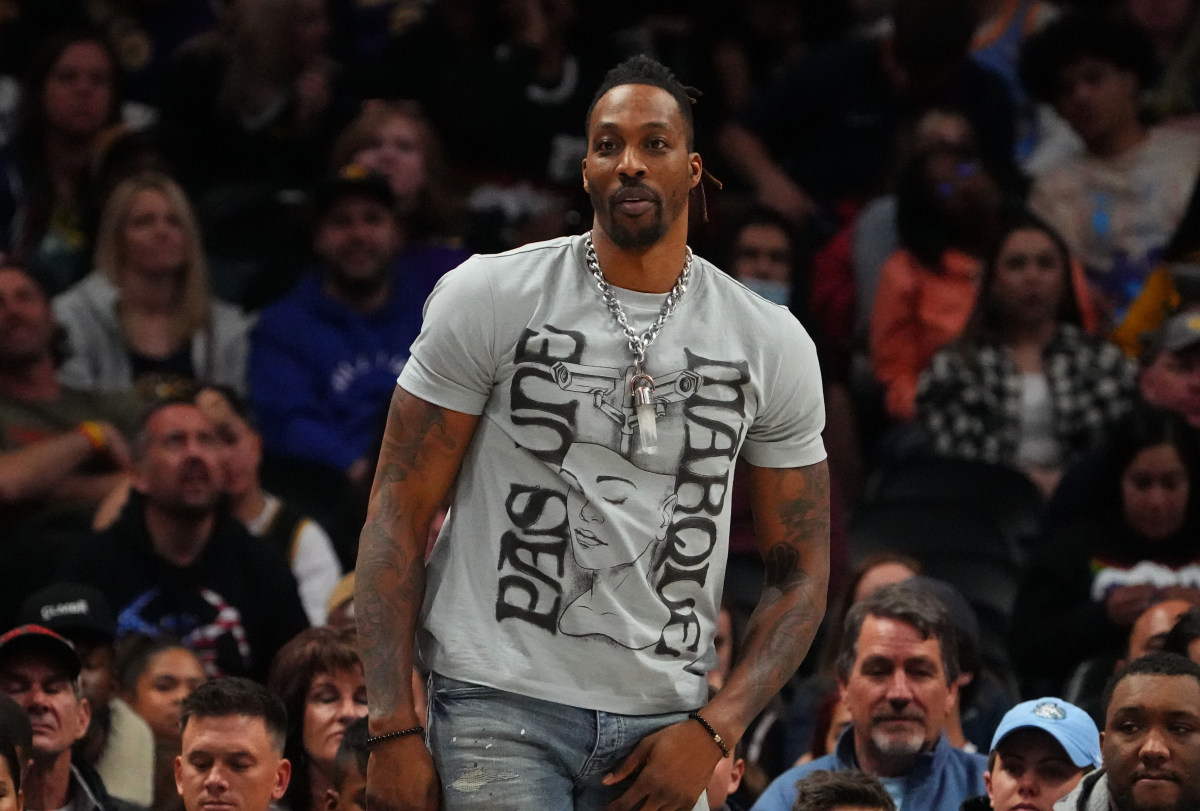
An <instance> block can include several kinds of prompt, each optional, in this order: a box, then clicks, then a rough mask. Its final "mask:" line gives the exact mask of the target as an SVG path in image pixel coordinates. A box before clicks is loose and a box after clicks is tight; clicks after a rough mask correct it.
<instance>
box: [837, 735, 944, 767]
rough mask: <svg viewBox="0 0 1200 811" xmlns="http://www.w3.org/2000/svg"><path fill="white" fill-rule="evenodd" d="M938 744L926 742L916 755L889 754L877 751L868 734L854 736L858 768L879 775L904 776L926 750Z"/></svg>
mask: <svg viewBox="0 0 1200 811" xmlns="http://www.w3.org/2000/svg"><path fill="white" fill-rule="evenodd" d="M936 745H937V741H936V740H935V741H934V742H933V743H932V744H930V743H926V744H925V746H924V748H923V749H922V750H921V751H920V752H918V753H917V754H915V755H904V756H895V757H893V756H889V755H884V754H883V753H881V752H877V751H875V748H874V747H873V746H872V745H871V740H870V738H869V737H867V736H859V735H857V734H856V735H855V736H854V756H855V757H856V758H857V759H858V768H860V769H862V770H863V771H864V772H866V773H867V774H874V775H877V776H879V777H904V776H905V775H906V774H908V773H909V772H911V771H912V770H913V767H914V766H916V763H917V758H918V757H920V755H921V754H923V753H924V752H928V751H931V750H932V749H933V747H934V746H936Z"/></svg>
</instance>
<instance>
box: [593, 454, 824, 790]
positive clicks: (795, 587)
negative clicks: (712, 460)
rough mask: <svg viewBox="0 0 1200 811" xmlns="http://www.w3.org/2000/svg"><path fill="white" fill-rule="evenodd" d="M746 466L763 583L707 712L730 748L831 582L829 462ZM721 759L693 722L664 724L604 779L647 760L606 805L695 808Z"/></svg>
mask: <svg viewBox="0 0 1200 811" xmlns="http://www.w3.org/2000/svg"><path fill="white" fill-rule="evenodd" d="M748 470H749V473H750V476H751V480H750V482H751V490H752V493H753V501H752V506H753V508H754V528H755V534H756V535H757V537H758V544H759V549H760V550H761V551H762V554H763V558H764V561H765V563H766V581H765V582H764V584H763V592H762V596H761V597H760V598H759V600H758V606H757V607H756V608H755V609H754V614H753V615H752V616H751V617H750V624H749V626H748V627H747V629H746V641H745V643H744V644H743V646H742V651H741V657H740V661H739V663H738V665H737V666H736V667H735V668H734V669H733V671H732V672H731V673H730V674H729V678H728V679H726V681H725V686H724V687H723V688H722V689H721V692H720V693H719V694H718V695H717V697H716V698H714V699H713V700H712V701H711V702H709V704H708V706H706V707H705V708H704V709H702V710H701V711H700V713H701V715H703V716H704V718H705V720H707V721H708V722H709V723H710V724H711V725H712V726H713V728H714V729H716V731H717V733H718V734H720V736H721V738H722V740H723V741H725V743H726V745H727V746H729V747H730V748H733V746H734V744H735V743H736V742H737V741H738V740H739V739H740V738H741V737H742V734H743V733H744V732H745V731H746V727H748V726H749V725H750V722H751V721H753V720H754V718H755V716H757V715H758V714H759V713H760V712H761V711H762V709H763V708H764V707H765V706H766V705H767V702H769V701H770V700H771V698H772V696H774V695H775V694H776V693H777V692H778V691H779V689H780V688H781V687H782V686H783V685H784V683H785V682H786V681H787V680H788V679H789V678H791V676H792V674H793V673H795V672H796V668H797V667H799V666H800V662H801V661H802V660H803V659H804V655H805V654H806V653H807V652H808V647H809V645H810V644H812V640H813V636H814V635H815V634H816V632H817V626H818V625H819V624H820V622H821V617H822V616H824V614H825V596H826V595H825V593H826V589H827V586H828V580H829V471H828V468H827V467H826V463H825V462H818V463H817V464H815V465H809V466H807V467H802V468H783V469H775V468H763V467H755V466H753V465H751V466H749V467H748ZM720 757H721V751H720V750H719V749H718V748H717V745H716V743H715V742H714V741H713V740H712V738H711V737H710V736H709V734H708V732H706V731H705V730H704V728H703V727H702V726H700V724H698V723H696V722H695V721H692V720H689V721H687V722H685V723H683V724H675V725H674V726H670V727H667V728H666V729H663V730H661V731H660V732H657V733H655V734H654V735H651V736H649V737H647V738H645V739H643V740H642V742H641V743H640V744H639V745H638V747H637V748H636V749H635V750H634V752H633V753H632V754H631V755H630V756H629V757H628V758H626V760H625V761H624V762H623V763H622V764H621V767H620V768H618V769H617V770H616V771H615V772H614V773H613V774H612V775H610V776H609V777H606V778H605V781H606V782H609V783H615V782H617V781H618V780H621V779H624V778H625V777H627V776H628V775H629V774H632V773H633V772H634V771H635V769H636V768H637V767H639V766H640V767H642V771H641V773H640V774H639V775H638V777H637V779H636V780H635V781H634V783H633V785H632V786H631V787H630V788H629V790H628V791H626V792H625V793H624V794H623V795H622V796H621V798H620V799H619V800H618V801H617V802H615V803H613V804H611V805H610V806H609V809H610V811H625V809H629V808H634V807H636V806H637V804H638V803H639V802H640V801H642V800H643V799H646V800H647V801H648V803H647V804H648V805H649V806H650V807H654V808H658V807H660V806H661V807H664V808H688V809H690V808H691V807H692V804H694V803H695V802H696V798H697V797H699V796H700V791H701V790H703V788H704V786H705V785H706V784H707V783H708V778H709V776H710V775H711V774H712V770H713V767H714V766H715V764H716V763H717V761H718V760H719V759H720ZM610 778H611V779H610ZM689 797H690V800H689Z"/></svg>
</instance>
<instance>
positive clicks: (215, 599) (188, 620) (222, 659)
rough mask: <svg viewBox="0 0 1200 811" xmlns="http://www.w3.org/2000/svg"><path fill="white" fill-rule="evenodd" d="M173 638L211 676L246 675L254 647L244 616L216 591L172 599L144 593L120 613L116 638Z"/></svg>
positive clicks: (158, 593) (152, 591) (198, 591)
mask: <svg viewBox="0 0 1200 811" xmlns="http://www.w3.org/2000/svg"><path fill="white" fill-rule="evenodd" d="M130 633H137V634H145V635H146V636H160V635H162V634H164V633H165V634H169V635H170V636H174V637H176V638H178V639H179V640H180V641H181V642H183V645H184V647H186V648H188V649H190V650H191V651H192V653H194V654H196V658H198V659H199V660H200V662H201V664H203V665H204V673H205V675H206V676H207V677H208V678H210V679H213V678H218V677H220V676H242V675H246V673H247V672H248V671H249V668H250V643H249V641H248V640H247V637H246V628H245V626H244V625H243V624H242V614H241V612H240V611H238V609H237V608H236V607H235V606H233V605H231V604H230V603H229V601H228V600H226V599H225V598H224V597H222V596H221V595H220V594H218V593H217V592H215V591H213V590H212V589H205V588H199V589H196V590H195V591H194V592H188V593H184V594H182V595H178V594H177V595H175V596H174V597H173V598H171V599H168V598H167V596H166V595H164V594H163V592H162V590H160V589H158V588H157V587H156V588H152V589H149V590H147V591H144V592H142V593H141V594H139V595H138V596H137V597H135V598H134V599H133V600H131V601H130V603H129V604H128V605H127V606H125V607H124V608H122V609H121V610H120V612H119V613H118V615H117V636H118V638H119V637H121V636H124V635H125V634H130Z"/></svg>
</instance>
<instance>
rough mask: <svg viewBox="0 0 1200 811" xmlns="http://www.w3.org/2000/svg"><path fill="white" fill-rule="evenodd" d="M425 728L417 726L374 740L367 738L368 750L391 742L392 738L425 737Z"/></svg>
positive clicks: (383, 735)
mask: <svg viewBox="0 0 1200 811" xmlns="http://www.w3.org/2000/svg"><path fill="white" fill-rule="evenodd" d="M424 734H425V727H422V726H416V727H409V728H408V729H398V730H396V731H395V732H385V733H383V734H382V735H376V736H375V737H374V738H367V748H368V749H371V748H373V747H374V746H375V744H377V743H383V742H384V741H389V740H391V739H392V738H403V737H404V736H405V735H424Z"/></svg>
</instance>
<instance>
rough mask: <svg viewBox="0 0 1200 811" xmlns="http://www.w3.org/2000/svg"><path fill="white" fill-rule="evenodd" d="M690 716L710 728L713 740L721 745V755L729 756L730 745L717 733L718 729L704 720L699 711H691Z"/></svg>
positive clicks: (707, 728) (709, 731) (709, 732)
mask: <svg viewBox="0 0 1200 811" xmlns="http://www.w3.org/2000/svg"><path fill="white" fill-rule="evenodd" d="M688 718H691V719H692V720H693V721H699V722H700V726H702V727H704V728H705V729H706V730H708V734H709V735H712V739H713V741H715V742H716V744H717V746H719V747H721V757H729V755H730V754H731V752H730V751H729V747H728V746H726V745H725V741H724V740H722V738H721V736H720V735H718V734H717V731H716V730H715V729H713V728H712V724H710V723H708V721H705V720H704V716H702V715H701V714H700V713H698V712H689V713H688Z"/></svg>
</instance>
